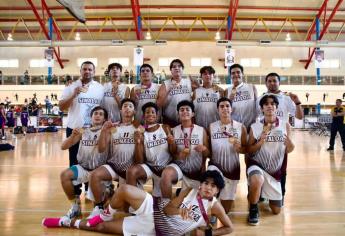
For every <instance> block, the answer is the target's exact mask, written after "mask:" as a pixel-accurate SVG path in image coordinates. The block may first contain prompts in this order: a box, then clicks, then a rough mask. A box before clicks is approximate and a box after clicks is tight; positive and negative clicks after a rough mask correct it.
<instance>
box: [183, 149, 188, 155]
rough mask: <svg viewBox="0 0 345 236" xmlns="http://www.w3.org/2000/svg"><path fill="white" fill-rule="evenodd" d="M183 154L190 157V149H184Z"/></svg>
mask: <svg viewBox="0 0 345 236" xmlns="http://www.w3.org/2000/svg"><path fill="white" fill-rule="evenodd" d="M182 152H183V153H184V154H186V155H189V153H190V150H189V148H184V149H183V150H182Z"/></svg>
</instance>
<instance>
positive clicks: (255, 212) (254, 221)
mask: <svg viewBox="0 0 345 236" xmlns="http://www.w3.org/2000/svg"><path fill="white" fill-rule="evenodd" d="M248 224H250V225H258V224H259V209H258V207H252V208H251V209H249V216H248Z"/></svg>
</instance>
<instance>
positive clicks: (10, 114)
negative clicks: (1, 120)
mask: <svg viewBox="0 0 345 236" xmlns="http://www.w3.org/2000/svg"><path fill="white" fill-rule="evenodd" d="M6 119H7V127H8V129H9V130H10V132H11V130H12V138H15V136H14V126H15V123H16V122H15V121H16V118H15V111H14V107H13V106H10V109H9V110H8V111H7V113H6Z"/></svg>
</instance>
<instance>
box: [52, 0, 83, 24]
mask: <svg viewBox="0 0 345 236" xmlns="http://www.w3.org/2000/svg"><path fill="white" fill-rule="evenodd" d="M57 1H58V2H59V3H60V4H61V5H62V6H64V7H65V8H66V9H67V11H68V12H69V13H71V15H72V16H73V17H74V18H76V19H77V20H78V21H80V22H81V23H85V22H86V19H85V11H84V0H57Z"/></svg>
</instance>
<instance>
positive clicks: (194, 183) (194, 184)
mask: <svg viewBox="0 0 345 236" xmlns="http://www.w3.org/2000/svg"><path fill="white" fill-rule="evenodd" d="M168 166H171V167H173V168H174V169H175V170H176V172H177V180H178V181H180V180H182V190H185V189H186V188H188V187H191V188H194V189H198V188H199V187H200V182H199V181H198V180H194V179H190V178H188V177H187V176H185V175H183V172H182V170H181V168H180V167H179V166H178V165H176V164H175V163H171V164H169V165H168Z"/></svg>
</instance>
